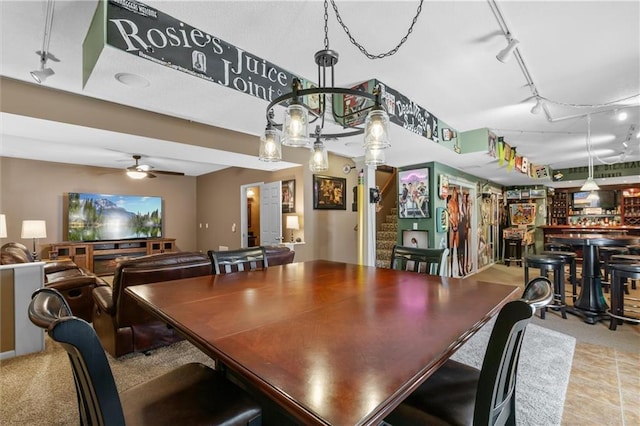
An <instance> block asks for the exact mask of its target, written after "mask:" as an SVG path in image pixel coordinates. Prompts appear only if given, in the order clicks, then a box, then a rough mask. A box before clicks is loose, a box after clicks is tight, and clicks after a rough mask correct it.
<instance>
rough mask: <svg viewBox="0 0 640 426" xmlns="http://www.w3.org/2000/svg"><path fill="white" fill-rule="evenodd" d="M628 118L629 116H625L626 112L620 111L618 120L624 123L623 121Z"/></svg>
mask: <svg viewBox="0 0 640 426" xmlns="http://www.w3.org/2000/svg"><path fill="white" fill-rule="evenodd" d="M628 116H629V114H627V111H620V112H619V113H618V120H620V121H624V120H626V119H627V117H628Z"/></svg>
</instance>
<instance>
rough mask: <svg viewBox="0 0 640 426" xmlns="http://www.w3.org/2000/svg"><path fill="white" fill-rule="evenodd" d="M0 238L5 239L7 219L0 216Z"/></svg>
mask: <svg viewBox="0 0 640 426" xmlns="http://www.w3.org/2000/svg"><path fill="white" fill-rule="evenodd" d="M0 238H7V218H6V217H5V215H3V214H0Z"/></svg>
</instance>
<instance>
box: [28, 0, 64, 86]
mask: <svg viewBox="0 0 640 426" xmlns="http://www.w3.org/2000/svg"><path fill="white" fill-rule="evenodd" d="M54 3H55V0H48V2H47V10H46V12H45V19H44V34H43V36H42V49H40V50H39V51H37V52H36V53H37V54H38V56H40V69H38V70H35V71H31V72H30V74H31V77H32V78H33V79H34V80H35V81H36V82H37V83H40V84H42V83H44V81H45V80H46V79H47V78H49V77H51V76H52V75H54V74H55V72H54V71H53V70H52V69H51V68H47V60H48V59H51V60H52V61H55V62H59V60H58V59H56V57H55V56H53V55H52V54H51V53H49V43H50V42H51V28H52V26H53V11H54Z"/></svg>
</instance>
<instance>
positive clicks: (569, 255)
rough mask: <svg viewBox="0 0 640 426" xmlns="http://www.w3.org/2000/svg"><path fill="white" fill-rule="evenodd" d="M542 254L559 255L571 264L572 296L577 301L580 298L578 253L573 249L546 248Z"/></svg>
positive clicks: (565, 262)
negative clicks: (557, 249)
mask: <svg viewBox="0 0 640 426" xmlns="http://www.w3.org/2000/svg"><path fill="white" fill-rule="evenodd" d="M540 254H542V255H545V256H555V257H558V258H560V259H562V260H563V261H564V264H565V265H569V281H570V282H571V298H572V299H573V301H574V302H575V301H576V299H577V298H578V291H577V287H578V272H577V267H576V257H578V255H577V254H575V253H574V252H572V251H553V250H548V251H547V250H545V251H543V252H542V253H540Z"/></svg>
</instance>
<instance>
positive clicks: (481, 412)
mask: <svg viewBox="0 0 640 426" xmlns="http://www.w3.org/2000/svg"><path fill="white" fill-rule="evenodd" d="M532 316H533V310H532V309H531V306H530V305H529V304H528V303H527V302H525V301H524V300H514V301H512V302H509V303H507V304H506V305H505V306H504V307H503V308H502V310H501V311H500V313H499V314H498V318H497V319H496V322H495V325H494V326H493V331H492V332H491V337H490V338H489V344H488V346H487V351H486V353H485V356H484V361H483V363H482V369H481V370H480V378H479V380H478V389H477V394H476V403H475V410H474V414H473V424H474V425H503V424H513V425H515V424H516V422H515V398H516V394H515V389H516V373H517V370H518V358H519V357H520V347H521V345H522V339H523V337H524V332H525V329H526V327H527V324H529V321H531V317H532Z"/></svg>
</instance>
